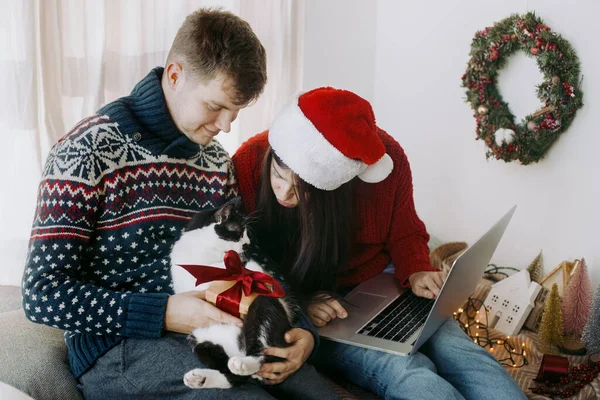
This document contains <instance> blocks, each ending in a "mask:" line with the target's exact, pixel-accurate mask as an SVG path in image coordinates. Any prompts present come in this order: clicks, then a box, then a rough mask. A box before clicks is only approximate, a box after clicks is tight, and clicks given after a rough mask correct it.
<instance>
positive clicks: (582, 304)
mask: <svg viewBox="0 0 600 400" xmlns="http://www.w3.org/2000/svg"><path fill="white" fill-rule="evenodd" d="M592 294H593V292H592V284H591V282H590V277H589V275H588V272H587V265H586V264H585V259H583V258H582V259H581V262H580V263H579V267H578V268H577V271H575V274H574V275H573V276H572V277H571V279H570V280H569V284H568V285H567V289H566V290H565V297H564V298H563V304H562V313H563V324H564V327H565V333H567V334H569V335H576V336H581V333H582V332H583V327H584V326H585V323H586V322H587V321H588V316H589V314H590V307H591V306H592Z"/></svg>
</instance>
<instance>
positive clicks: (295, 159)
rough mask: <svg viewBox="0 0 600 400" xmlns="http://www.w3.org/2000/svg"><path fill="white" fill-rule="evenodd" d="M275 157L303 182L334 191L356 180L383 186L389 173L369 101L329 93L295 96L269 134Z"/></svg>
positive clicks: (390, 164)
mask: <svg viewBox="0 0 600 400" xmlns="http://www.w3.org/2000/svg"><path fill="white" fill-rule="evenodd" d="M269 143H270V145H271V147H272V148H273V150H274V151H275V154H277V156H278V157H279V158H281V160H282V161H283V162H284V163H285V164H287V166H288V167H290V169H291V170H292V171H294V173H296V174H297V175H298V176H299V177H300V178H302V180H304V181H305V182H307V183H309V184H311V185H313V186H315V187H316V188H318V189H322V190H334V189H337V188H338V187H340V186H341V185H343V184H344V183H346V182H349V181H350V180H352V179H353V178H355V177H356V176H358V177H359V178H360V179H361V180H363V181H365V182H369V183H375V182H380V181H382V180H384V179H385V178H386V177H387V176H388V175H389V174H390V172H391V171H392V168H393V167H394V165H393V162H392V159H391V158H390V156H389V155H388V154H386V152H385V151H386V150H385V146H384V145H383V143H382V142H381V139H380V138H379V136H378V134H377V127H376V125H375V116H374V115H373V110H372V109H371V105H370V104H369V102H368V101H366V100H365V99H363V98H361V97H360V96H358V95H356V94H354V93H352V92H349V91H347V90H339V89H334V88H330V87H323V88H318V89H313V90H311V91H309V92H306V93H303V94H299V95H296V96H295V97H294V99H293V100H292V101H291V102H290V103H289V104H287V105H286V106H285V107H284V108H283V109H282V110H281V111H280V112H279V114H278V115H277V117H276V118H275V121H274V122H273V124H272V126H271V129H270V130H269Z"/></svg>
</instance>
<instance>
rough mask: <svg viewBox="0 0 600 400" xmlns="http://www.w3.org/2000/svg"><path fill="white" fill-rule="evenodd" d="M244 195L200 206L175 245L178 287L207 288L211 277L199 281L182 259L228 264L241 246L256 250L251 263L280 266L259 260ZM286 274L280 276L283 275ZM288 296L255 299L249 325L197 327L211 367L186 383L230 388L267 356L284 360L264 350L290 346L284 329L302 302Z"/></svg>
mask: <svg viewBox="0 0 600 400" xmlns="http://www.w3.org/2000/svg"><path fill="white" fill-rule="evenodd" d="M241 209H242V206H241V199H240V198H239V197H236V198H234V199H232V200H230V201H229V202H227V203H226V204H224V205H223V206H222V207H220V208H218V209H211V210H206V211H200V212H199V213H197V214H196V215H194V217H193V218H192V219H191V220H190V222H189V224H188V226H187V228H186V229H185V231H184V233H183V235H182V236H181V238H180V239H179V240H178V241H177V242H176V243H175V245H174V247H173V249H172V251H171V265H172V266H171V272H172V276H173V285H174V290H175V293H181V292H184V291H188V290H203V289H205V288H206V287H208V285H209V283H206V284H202V285H199V286H198V287H195V278H194V277H193V276H192V275H191V274H190V273H189V272H187V271H185V270H184V269H183V268H182V267H180V266H179V264H199V265H210V266H215V267H220V268H224V264H223V257H224V255H225V253H226V252H227V251H229V250H235V251H236V252H238V253H239V254H240V255H241V256H242V255H243V257H242V258H243V259H244V258H246V257H248V255H250V256H251V257H250V259H249V260H248V261H246V263H245V267H246V268H248V269H250V270H253V271H259V272H264V273H266V274H269V275H271V276H273V275H275V276H276V277H278V276H277V275H276V274H275V271H272V270H267V269H264V267H263V266H261V264H259V263H258V262H257V261H256V260H257V259H260V260H261V261H262V262H263V263H266V264H267V265H272V264H269V263H268V262H267V261H268V259H266V258H263V257H261V258H259V257H258V254H257V253H256V246H253V245H252V243H251V238H250V236H249V234H248V233H249V229H248V219H247V218H245V217H244V215H242V213H241ZM278 278H280V277H278ZM278 281H279V282H280V284H282V287H284V289H285V290H286V296H284V297H283V298H272V297H264V296H258V297H257V298H256V299H255V300H254V301H253V302H252V304H251V305H250V308H249V310H248V314H247V315H246V317H245V320H244V325H243V327H241V328H240V327H237V326H233V325H226V324H215V325H211V326H207V327H201V328H197V329H195V330H194V331H193V332H192V333H191V335H190V337H189V338H190V341H191V342H192V344H193V345H194V352H195V353H196V354H197V355H198V357H199V359H200V361H201V362H202V363H203V365H204V366H205V368H196V369H193V370H191V371H189V372H187V373H186V374H185V376H184V383H185V385H186V386H188V387H190V388H194V389H209V388H220V389H228V388H231V387H233V386H236V385H238V384H241V383H243V382H246V381H248V380H249V379H252V378H254V379H258V380H259V381H260V380H261V378H260V377H259V376H258V375H256V373H257V372H258V371H259V370H260V368H261V366H262V364H263V363H265V362H273V361H279V360H281V359H280V358H278V357H273V356H264V355H263V354H262V350H263V349H265V348H267V347H287V346H289V344H288V343H286V342H285V340H284V334H285V333H286V332H287V331H289V330H290V329H292V328H293V327H294V325H295V324H294V323H295V320H296V315H297V310H299V304H298V303H297V302H296V301H295V299H294V297H293V296H291V295H289V293H288V291H289V289H288V287H287V285H285V282H283V281H282V280H281V278H280V279H278Z"/></svg>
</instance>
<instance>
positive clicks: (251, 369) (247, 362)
mask: <svg viewBox="0 0 600 400" xmlns="http://www.w3.org/2000/svg"><path fill="white" fill-rule="evenodd" d="M262 361H263V358H262V357H250V356H247V357H240V356H235V357H231V358H230V359H229V361H228V362H227V366H228V367H229V370H230V371H231V372H232V373H233V374H235V375H240V376H248V375H253V374H255V373H257V372H258V370H259V369H260V366H261V365H262Z"/></svg>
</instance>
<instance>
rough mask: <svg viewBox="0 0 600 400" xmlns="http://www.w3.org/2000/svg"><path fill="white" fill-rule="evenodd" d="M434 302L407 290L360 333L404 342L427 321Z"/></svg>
mask: <svg viewBox="0 0 600 400" xmlns="http://www.w3.org/2000/svg"><path fill="white" fill-rule="evenodd" d="M434 302H435V300H431V299H426V298H424V297H419V296H416V295H415V294H414V293H413V292H412V291H410V290H406V291H405V292H404V293H403V294H402V295H400V297H398V298H397V299H396V300H394V301H393V302H392V303H390V305H388V306H387V307H386V308H385V309H384V310H383V311H381V312H380V313H379V314H377V315H376V316H375V318H373V319H372V320H371V321H369V322H368V323H367V324H366V325H365V326H364V327H363V328H362V329H361V330H359V331H358V333H359V334H362V335H367V336H372V337H376V338H380V339H386V340H391V341H393V342H398V343H404V342H405V341H406V340H408V339H409V338H410V337H411V336H412V335H413V334H414V333H415V331H416V330H417V329H419V327H421V326H422V325H423V324H424V323H425V320H426V319H427V316H428V315H429V311H430V310H431V308H432V307H433V303H434Z"/></svg>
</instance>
